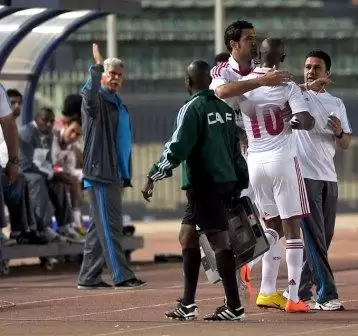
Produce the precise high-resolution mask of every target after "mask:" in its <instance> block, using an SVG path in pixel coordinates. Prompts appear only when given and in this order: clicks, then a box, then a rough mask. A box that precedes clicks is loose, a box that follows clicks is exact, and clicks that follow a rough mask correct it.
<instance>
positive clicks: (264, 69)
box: [253, 67, 272, 75]
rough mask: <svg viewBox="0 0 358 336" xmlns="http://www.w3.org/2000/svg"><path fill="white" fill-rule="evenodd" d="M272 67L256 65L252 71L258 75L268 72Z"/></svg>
mask: <svg viewBox="0 0 358 336" xmlns="http://www.w3.org/2000/svg"><path fill="white" fill-rule="evenodd" d="M271 69H272V68H261V67H256V68H255V69H254V71H253V73H254V74H258V75H264V74H266V73H268V72H269V71H270V70H271Z"/></svg>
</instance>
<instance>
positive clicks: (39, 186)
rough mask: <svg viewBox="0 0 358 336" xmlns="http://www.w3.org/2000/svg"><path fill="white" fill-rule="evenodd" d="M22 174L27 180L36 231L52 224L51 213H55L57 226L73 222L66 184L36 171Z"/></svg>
mask: <svg viewBox="0 0 358 336" xmlns="http://www.w3.org/2000/svg"><path fill="white" fill-rule="evenodd" d="M24 175H25V178H26V181H27V182H28V188H29V192H30V198H31V203H32V206H33V210H34V215H35V219H36V223H37V229H38V231H41V230H43V229H45V228H47V227H51V226H52V216H53V215H55V217H56V220H57V223H58V226H59V227H61V226H64V225H67V224H70V223H73V221H74V219H73V215H72V209H71V205H70V202H69V199H68V197H67V189H66V185H64V184H63V183H62V182H61V181H59V180H57V179H56V178H53V179H52V180H47V179H46V178H45V177H44V176H43V175H41V174H37V173H25V174H24Z"/></svg>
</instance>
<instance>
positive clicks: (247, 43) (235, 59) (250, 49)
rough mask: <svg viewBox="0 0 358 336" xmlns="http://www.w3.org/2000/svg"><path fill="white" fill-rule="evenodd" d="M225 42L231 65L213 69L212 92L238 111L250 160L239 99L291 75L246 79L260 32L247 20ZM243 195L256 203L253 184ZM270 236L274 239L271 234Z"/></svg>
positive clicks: (244, 271)
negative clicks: (242, 95) (249, 92)
mask: <svg viewBox="0 0 358 336" xmlns="http://www.w3.org/2000/svg"><path fill="white" fill-rule="evenodd" d="M224 41H225V45H226V48H227V50H228V52H229V53H230V57H229V59H228V61H227V62H219V63H217V64H216V65H215V66H214V67H213V68H212V69H211V77H212V82H211V85H210V89H212V90H214V91H215V94H216V95H217V96H218V97H219V98H221V99H223V100H224V101H225V102H226V103H227V104H228V105H229V106H230V107H231V108H232V109H233V110H234V111H235V116H236V124H237V126H238V127H239V132H238V134H239V138H240V144H241V148H242V154H243V156H244V158H245V159H246V158H247V155H246V154H247V153H246V147H247V138H246V134H245V132H244V130H243V129H244V126H243V124H242V118H241V116H240V109H239V100H238V97H239V96H240V95H241V94H243V93H245V92H248V91H250V90H253V89H255V88H258V87H260V86H274V85H278V84H281V83H284V82H287V81H288V80H290V78H291V76H290V74H289V73H288V72H287V71H271V72H268V73H267V74H265V75H264V76H261V77H257V78H252V79H248V80H242V78H243V76H245V75H248V74H249V73H250V72H251V71H252V70H253V68H254V66H255V62H254V59H255V58H256V57H257V43H256V33H255V29H254V26H253V25H252V23H250V22H247V21H235V22H233V23H231V24H230V25H229V26H228V27H227V28H226V30H225V35H224ZM242 195H243V196H244V195H245V196H248V197H250V199H251V201H252V202H253V203H255V199H254V195H253V191H252V188H251V186H250V185H249V188H247V189H246V190H244V191H243V192H242ZM266 236H267V238H268V239H270V234H269V233H267V234H266ZM269 241H270V240H269ZM250 264H251V265H252V264H253V263H250ZM250 264H249V267H246V266H244V267H242V268H241V270H240V278H241V284H243V285H244V286H246V289H247V291H248V293H249V295H251V293H252V289H251V284H250V277H251V276H250ZM240 287H241V286H240Z"/></svg>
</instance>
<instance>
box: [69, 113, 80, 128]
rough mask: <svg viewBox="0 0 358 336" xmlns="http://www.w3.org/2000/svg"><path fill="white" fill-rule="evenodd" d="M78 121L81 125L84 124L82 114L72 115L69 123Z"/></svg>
mask: <svg viewBox="0 0 358 336" xmlns="http://www.w3.org/2000/svg"><path fill="white" fill-rule="evenodd" d="M74 122H75V123H77V124H79V125H80V126H82V118H81V116H80V115H79V116H78V115H75V116H73V117H70V120H69V121H68V125H71V124H72V123H74Z"/></svg>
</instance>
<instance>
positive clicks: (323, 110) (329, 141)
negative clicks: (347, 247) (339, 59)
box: [294, 50, 352, 310]
mask: <svg viewBox="0 0 358 336" xmlns="http://www.w3.org/2000/svg"><path fill="white" fill-rule="evenodd" d="M330 71H331V58H330V56H329V55H328V54H327V53H325V52H324V51H321V50H314V51H312V52H310V53H309V54H308V55H307V56H306V60H305V66H304V78H305V84H304V85H303V89H304V90H305V92H304V93H303V95H304V98H305V100H306V101H307V104H308V106H309V111H310V113H311V114H312V115H313V116H314V118H315V120H316V123H315V127H314V129H313V130H312V131H310V132H305V131H303V132H294V136H295V139H296V143H297V156H298V159H299V161H300V164H301V167H302V175H303V177H304V181H305V185H306V189H307V194H308V201H309V206H310V209H311V216H309V217H307V218H305V219H304V220H302V222H301V225H302V232H303V237H304V241H305V246H306V247H307V248H306V249H305V252H306V257H307V261H308V262H306V263H305V264H304V267H303V271H302V279H301V286H300V293H299V294H300V298H302V299H303V300H307V303H308V304H309V305H310V307H311V309H316V310H342V309H343V306H342V303H341V301H340V300H339V297H338V293H337V287H336V285H335V281H334V277H333V272H332V269H331V267H330V264H329V260H328V248H329V246H330V243H331V241H332V237H333V233H334V228H335V219H336V207H337V199H338V185H337V173H336V170H335V165H334V161H333V157H334V155H335V152H336V148H337V147H338V148H341V149H347V148H348V147H349V144H350V141H351V133H352V130H351V127H350V125H349V122H348V118H347V113H346V108H345V106H344V103H343V102H342V100H341V99H340V98H337V97H335V96H333V95H331V94H330V93H329V92H327V91H326V90H325V89H324V87H318V88H315V87H314V86H315V85H314V84H315V83H317V81H320V80H321V81H324V80H327V82H326V84H327V83H329V76H330ZM311 271H312V272H311ZM312 274H313V279H314V280H315V284H316V292H317V299H316V300H315V299H314V298H313V295H312V281H311V279H312Z"/></svg>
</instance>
